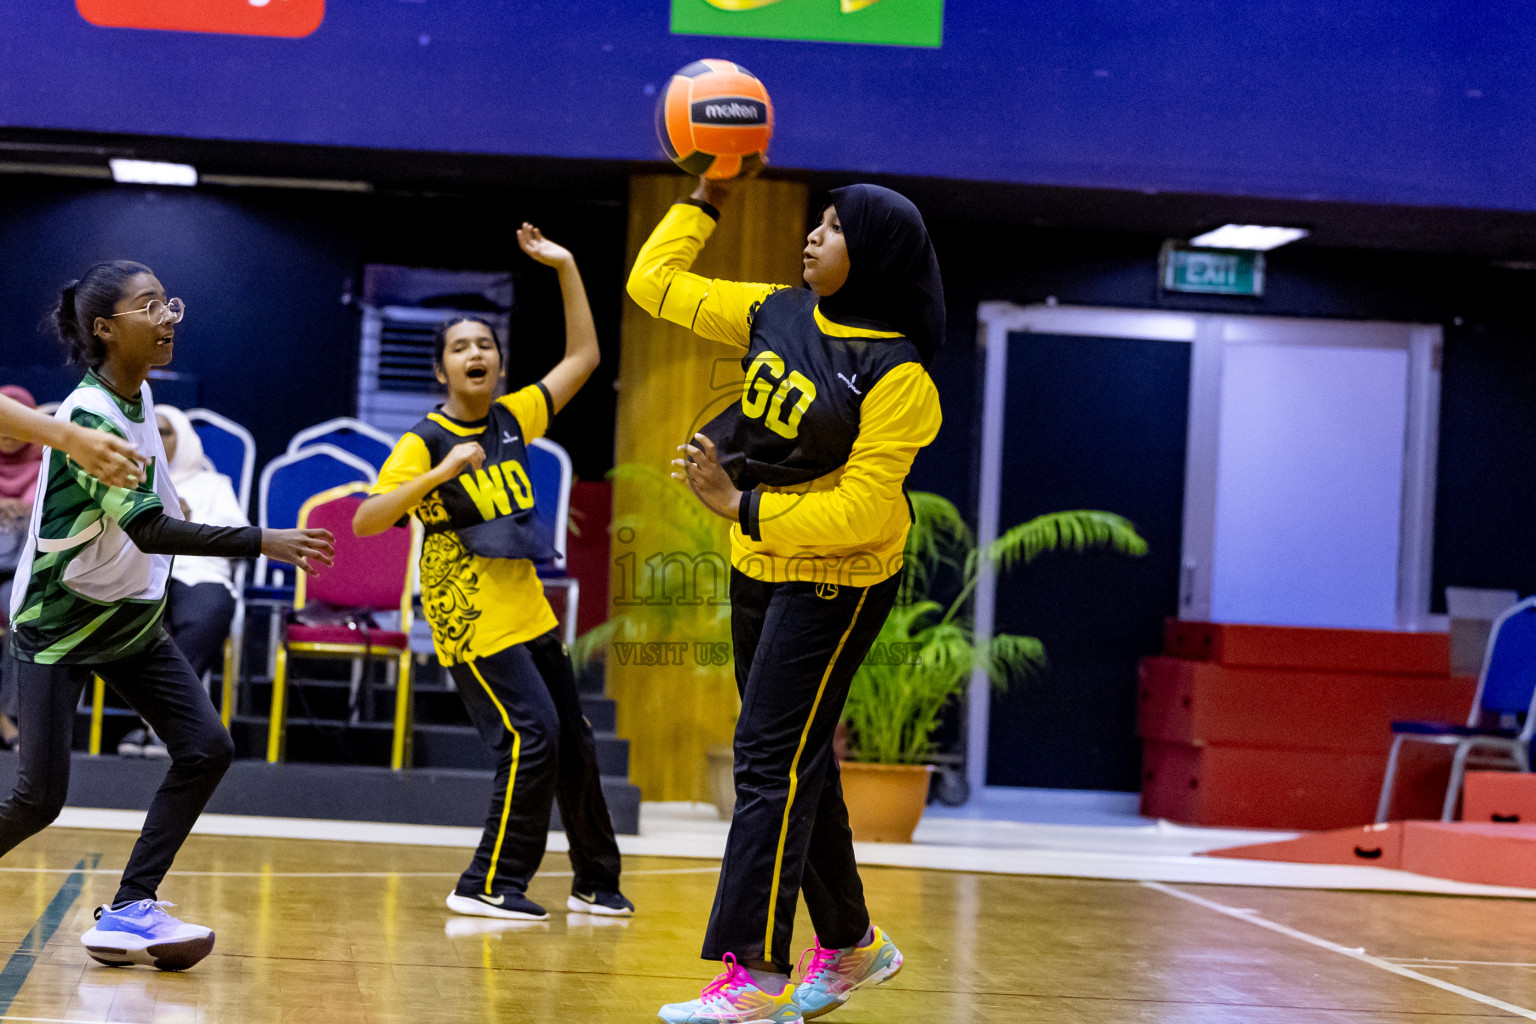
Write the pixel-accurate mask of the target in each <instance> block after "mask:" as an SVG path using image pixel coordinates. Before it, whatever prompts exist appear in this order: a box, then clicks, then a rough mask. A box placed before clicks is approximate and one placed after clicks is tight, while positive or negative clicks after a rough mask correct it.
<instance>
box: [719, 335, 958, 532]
mask: <svg viewBox="0 0 1536 1024" xmlns="http://www.w3.org/2000/svg"><path fill="white" fill-rule="evenodd" d="M942 420H943V415H942V413H941V412H940V409H939V392H938V389H937V388H935V387H934V386H933V379H932V378H930V377H929V376H928V371H926V370H924V369H923V368H922V366H921V365H919V364H918V363H903V364H902V365H901V366H898V367H896V368H895V369H894V370H892V371H891V372H890V373H887V374H886V375H885V376H884V377H882V378H880V381H879V383H877V384H876V385H875V386H874V387H873V388H871V389H870V391H869V394H868V395H867V396H866V397H865V399H864V403H863V406H862V408H861V410H860V416H859V436H858V438H857V439H856V440H855V441H854V442H853V451H852V453H851V454H849V456H848V463H847V465H846V467H845V468H844V470H843V475H842V478H841V479H840V480H838V482H837V486H835V487H833V488H832V489H831V490H827V491H814V492H811V493H809V494H784V493H773V492H768V493H764V492H757V491H754V492H752V493H751V494H750V495H749V496H748V498H747V500H746V501H745V502H743V508H742V529H743V531H745V532H746V533H747V535H748V536H749V537H752V538H753V539H754V540H761V541H764V542H766V543H769V544H772V545H774V546H775V547H799V548H803V549H805V550H808V551H814V550H816V549H818V548H826V547H835V548H843V549H847V548H857V547H858V546H860V545H863V544H873V543H875V542H876V541H878V540H879V539H880V533H881V530H882V528H883V527H884V525H885V524H886V523H888V522H889V521H890V519H891V516H892V514H893V512H894V511H895V509H896V506H898V505H900V506H905V504H906V496H905V495H904V494H903V493H902V485H903V484H904V483H905V482H906V479H907V473H908V472H909V471H910V470H911V469H912V460H913V459H914V458H916V456H917V452H918V449H920V448H922V447H924V446H925V445H927V444H928V443H929V442H931V441H932V440H933V439H934V437H935V436H937V435H938V432H939V424H940V422H942Z"/></svg>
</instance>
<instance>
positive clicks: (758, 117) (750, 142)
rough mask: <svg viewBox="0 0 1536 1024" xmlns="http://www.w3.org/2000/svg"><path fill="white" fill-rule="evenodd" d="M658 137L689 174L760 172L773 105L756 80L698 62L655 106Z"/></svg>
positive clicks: (738, 69)
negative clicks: (756, 169)
mask: <svg viewBox="0 0 1536 1024" xmlns="http://www.w3.org/2000/svg"><path fill="white" fill-rule="evenodd" d="M656 135H657V137H658V138H660V139H661V148H662V149H664V150H666V152H667V156H668V157H670V158H671V160H672V162H673V163H675V164H677V166H679V167H681V168H682V169H683V170H685V171H687V172H688V173H689V174H702V175H704V177H706V178H734V177H736V175H738V174H740V173H741V172H742V171H744V170H752V169H754V168H755V167H761V166H762V163H763V154H764V153H766V152H767V151H768V140H769V139H770V138H772V137H773V101H772V100H771V99H769V98H768V90H767V89H766V88H764V87H763V83H762V82H760V81H758V79H757V76H756V75H754V74H752V72H750V71H748V70H747V69H746V68H744V67H742V66H741V65H740V64H734V63H732V62H731V61H728V60H698V61H694V62H693V63H692V64H689V65H688V66H687V67H685V68H683V69H682V70H681V71H679V72H678V73H677V74H675V75H673V76H672V78H671V80H670V81H669V82H668V83H667V87H666V88H665V89H663V90H662V92H661V97H660V99H658V100H657V101H656Z"/></svg>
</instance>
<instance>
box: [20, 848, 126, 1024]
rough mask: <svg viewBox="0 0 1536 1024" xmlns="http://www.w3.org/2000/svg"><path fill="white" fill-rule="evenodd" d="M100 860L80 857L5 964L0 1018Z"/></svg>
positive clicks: (93, 855) (96, 854)
mask: <svg viewBox="0 0 1536 1024" xmlns="http://www.w3.org/2000/svg"><path fill="white" fill-rule="evenodd" d="M100 861H101V854H99V853H92V854H87V855H86V856H84V857H81V858H80V863H78V864H76V865H75V870H74V872H73V873H72V874H71V875H70V876H69V877H68V878H66V879H64V884H63V885H61V886H59V891H58V892H56V893H54V894H53V899H52V900H50V901H49V903H48V906H47V908H46V909H45V910H44V911H43V915H42V916H41V917H39V918H38V919H37V923H36V924H34V925H33V926H32V930H31V931H29V932H27V935H26V938H24V939H22V940H21V945H19V946H17V947H16V952H14V953H12V954H11V958H10V959H9V960H7V961H6V963H5V967H4V968H3V969H0V1017H3V1016H4V1015H5V1013H6V1011H7V1010H9V1009H10V1008H11V1003H12V1002H13V1001H14V1000H15V999H16V993H18V992H20V991H21V986H23V985H25V984H26V983H27V976H28V975H30V974H31V973H32V968H33V967H35V966H37V958H38V955H39V954H40V953H42V951H43V947H45V946H47V945H48V940H49V939H51V938H53V933H54V932H56V931H58V930H59V925H60V924H62V923H63V922H64V915H66V914H68V913H69V910H70V908H71V907H73V906H74V905H75V900H76V899H78V898H79V896H80V890H82V889H83V888H85V873H86V871H88V870H90V869H93V868H95V867H96V865H97V864H98V863H99V862H100Z"/></svg>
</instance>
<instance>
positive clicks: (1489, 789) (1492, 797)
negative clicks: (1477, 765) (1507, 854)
mask: <svg viewBox="0 0 1536 1024" xmlns="http://www.w3.org/2000/svg"><path fill="white" fill-rule="evenodd" d="M1461 820H1462V821H1466V822H1474V821H1476V822H1486V823H1489V824H1503V825H1514V824H1523V825H1536V775H1533V774H1532V773H1530V772H1467V775H1466V782H1465V783H1464V785H1463V787H1462V791H1461Z"/></svg>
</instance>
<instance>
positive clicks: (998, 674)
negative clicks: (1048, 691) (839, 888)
mask: <svg viewBox="0 0 1536 1024" xmlns="http://www.w3.org/2000/svg"><path fill="white" fill-rule="evenodd" d="M911 498H912V508H913V512H914V513H915V515H914V521H913V524H912V529H911V531H910V532H909V533H908V534H907V545H906V553H905V562H906V575H905V577H904V578H903V580H902V583H901V590H900V593H899V595H898V597H897V600H896V605H895V607H894V608H893V609H892V610H891V614H890V616H889V617H888V618H887V619H886V620H885V625H884V626H883V627H882V628H881V630H880V635H879V637H878V638H877V639H876V641H875V643H874V645H873V646H872V647H871V648H870V652H869V655H868V656H867V657H866V658H865V659H864V662H863V664H862V665H860V666H859V669H858V671H857V672H856V673H855V674H854V677H853V683H852V687H851V689H850V692H849V694H848V702H847V704H846V706H845V707H844V710H843V722H844V724H845V725H846V727H847V729H846V733H847V758H846V759H845V760H844V762H843V765H842V779H843V795H844V798H845V800H846V802H847V804H848V817H849V822H850V824H851V825H852V827H853V835H854V838H855V839H859V840H865V841H872V842H910V841H911V839H912V833H913V831H914V830H915V829H916V828H917V823H918V821H919V819H920V818H921V817H922V813H923V806H924V805H925V804H926V802H927V796H928V784H929V776H930V774H931V772H932V770H933V768H932V764H931V760H932V758H933V756H934V753H935V749H934V748H935V743H934V733H935V732H936V731H937V729H938V727H939V724H940V721H941V717H942V715H943V713H944V709H945V708H946V707H948V706H949V705H950V704H951V703H952V702H953V701H955V700H956V699H957V698H958V697H959V696H960V695H961V694H963V693H964V692H965V689H966V684H967V682H968V681H969V680H970V678H971V675H972V672H973V670H974V669H976V668H981V669H982V670H984V671H985V672H986V674H987V677H988V678H989V679H990V680H991V681H992V684H993V685H994V686H996V687H998V688H999V689H1001V688H1004V687H1006V686H1008V685H1009V683H1011V682H1012V681H1014V680H1016V679H1018V678H1020V677H1022V676H1025V675H1027V674H1028V673H1030V672H1031V671H1034V670H1035V669H1037V668H1039V667H1040V666H1041V665H1043V664H1044V662H1045V653H1046V652H1045V647H1044V645H1043V644H1041V642H1040V641H1039V640H1038V639H1036V638H1034V637H1030V636H1018V635H1014V634H1008V633H1003V634H998V635H996V636H993V637H992V638H991V639H990V640H988V641H987V642H986V643H984V644H978V643H977V640H976V633H975V629H974V625H973V621H972V614H973V612H972V608H973V604H972V598H973V596H974V594H975V591H976V580H977V575H978V570H979V568H980V566H981V560H982V559H983V558H985V559H987V560H988V561H989V562H991V564H992V565H993V566H994V567H995V569H996V570H997V571H998V572H1000V573H1001V572H1007V571H1009V570H1010V569H1013V568H1014V567H1016V566H1019V565H1021V564H1028V563H1029V562H1032V561H1033V560H1034V559H1036V558H1038V557H1039V556H1040V555H1043V554H1046V553H1047V552H1054V551H1086V550H1089V549H1097V548H1107V549H1109V550H1113V551H1117V552H1119V553H1121V554H1125V555H1131V556H1140V555H1143V554H1145V553H1146V550H1147V544H1146V541H1145V540H1143V539H1142V537H1141V535H1140V534H1138V533H1137V532H1136V528H1135V526H1133V525H1132V524H1131V523H1130V522H1128V521H1127V520H1125V519H1123V518H1122V517H1120V516H1117V515H1115V514H1114V513H1112V512H1096V511H1074V512H1052V513H1049V514H1047V515H1042V516H1037V517H1036V518H1034V519H1031V520H1029V521H1028V522H1024V523H1020V524H1018V525H1017V526H1014V527H1012V528H1011V529H1009V530H1007V531H1006V532H1005V533H1004V534H1003V535H1002V536H1001V537H999V538H998V539H997V540H996V541H994V542H992V543H991V544H990V545H988V546H987V548H986V550H984V551H983V550H979V549H978V548H977V546H976V541H975V538H974V537H973V535H972V533H971V530H970V527H969V526H967V525H966V523H965V520H963V519H962V518H961V517H960V513H959V511H958V510H956V508H955V506H954V505H953V504H951V503H950V502H949V501H948V500H946V499H945V498H942V497H940V496H939V495H937V494H929V493H926V492H921V491H916V492H913V493H912V495H911ZM948 592H954V594H955V596H954V597H953V599H951V600H950V601H948V603H945V602H944V601H942V600H940V599H939V597H940V595H941V594H945V593H948Z"/></svg>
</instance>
